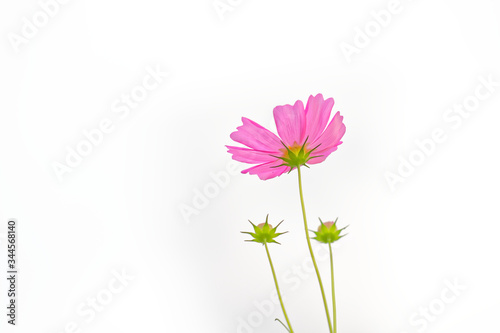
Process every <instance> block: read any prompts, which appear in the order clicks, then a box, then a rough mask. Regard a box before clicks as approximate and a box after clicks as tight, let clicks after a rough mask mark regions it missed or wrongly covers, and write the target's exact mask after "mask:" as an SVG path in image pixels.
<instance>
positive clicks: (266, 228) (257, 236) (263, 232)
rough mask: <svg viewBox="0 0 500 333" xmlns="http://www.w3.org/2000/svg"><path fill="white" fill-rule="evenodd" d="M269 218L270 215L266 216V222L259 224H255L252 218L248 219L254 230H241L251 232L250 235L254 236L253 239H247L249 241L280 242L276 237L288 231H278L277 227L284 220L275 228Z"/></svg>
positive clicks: (243, 232) (244, 232) (245, 232)
mask: <svg viewBox="0 0 500 333" xmlns="http://www.w3.org/2000/svg"><path fill="white" fill-rule="evenodd" d="M268 218H269V215H267V216H266V222H264V223H260V224H258V225H255V224H253V223H252V221H250V220H249V221H248V222H250V224H252V226H253V230H254V232H247V231H242V232H241V233H242V234H249V235H250V236H252V237H253V239H249V240H247V242H257V243H261V244H265V243H277V244H279V243H278V242H277V241H275V240H274V239H275V238H276V237H278V236H279V235H283V234H286V233H287V232H288V231H285V232H276V229H278V227H279V226H280V224H281V223H282V222H283V221H281V222H280V223H278V225H277V226H276V227H274V228H273V226H272V225H270V224H269V223H268Z"/></svg>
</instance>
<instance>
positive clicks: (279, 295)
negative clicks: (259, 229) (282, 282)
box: [264, 243, 293, 333]
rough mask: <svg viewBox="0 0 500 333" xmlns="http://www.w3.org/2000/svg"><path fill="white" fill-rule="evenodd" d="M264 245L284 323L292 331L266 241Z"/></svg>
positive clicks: (291, 332)
mask: <svg viewBox="0 0 500 333" xmlns="http://www.w3.org/2000/svg"><path fill="white" fill-rule="evenodd" d="M264 245H265V247H266V253H267V258H268V259H269V265H270V266H271V271H272V272H273V278H274V284H275V285H276V291H277V292H278V298H279V299H280V304H281V309H282V310H283V314H284V315H285V319H286V323H287V324H288V328H289V329H290V333H293V329H292V325H291V324H290V320H289V319H288V315H287V314H286V310H285V304H283V299H282V298H281V292H280V287H279V286H278V279H276V272H275V271H274V266H273V262H272V260H271V255H270V254H269V248H268V247H267V243H264Z"/></svg>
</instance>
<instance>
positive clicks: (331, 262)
mask: <svg viewBox="0 0 500 333" xmlns="http://www.w3.org/2000/svg"><path fill="white" fill-rule="evenodd" d="M328 247H329V248H330V270H331V274H332V308H333V332H334V333H337V305H336V304H335V282H334V279H333V252H332V243H328Z"/></svg>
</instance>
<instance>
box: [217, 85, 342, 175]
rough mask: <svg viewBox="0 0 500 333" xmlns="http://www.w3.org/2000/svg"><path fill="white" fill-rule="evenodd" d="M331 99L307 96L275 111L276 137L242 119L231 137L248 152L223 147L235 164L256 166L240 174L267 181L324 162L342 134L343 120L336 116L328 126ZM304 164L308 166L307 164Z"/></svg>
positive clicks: (241, 149) (338, 143) (335, 148)
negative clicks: (304, 99) (306, 99)
mask: <svg viewBox="0 0 500 333" xmlns="http://www.w3.org/2000/svg"><path fill="white" fill-rule="evenodd" d="M332 108H333V98H328V99H326V100H324V99H323V95H321V94H318V95H316V96H312V95H311V96H309V100H308V101H307V105H306V107H305V108H304V104H303V103H302V101H297V102H295V104H294V105H288V104H287V105H283V106H277V107H275V108H274V120H275V122H276V128H277V130H278V134H279V137H278V136H277V135H276V134H274V133H272V132H271V131H269V130H267V129H266V128H264V127H262V126H260V125H259V124H257V123H256V122H254V121H252V120H250V119H248V118H245V117H243V118H242V121H243V125H242V126H240V127H238V128H237V131H236V132H233V133H231V139H233V140H234V141H236V142H238V143H241V144H243V145H245V146H247V147H248V148H244V147H234V146H226V147H227V148H228V152H229V153H231V154H232V155H233V159H234V160H236V161H240V162H244V163H249V164H257V165H256V166H253V167H251V168H249V169H246V170H243V171H242V173H249V174H251V175H258V176H259V178H260V179H262V180H266V179H270V178H274V177H277V176H280V175H282V174H283V173H285V172H287V171H288V172H290V171H292V170H293V169H294V168H297V167H300V166H302V165H305V166H307V164H317V163H320V162H323V161H324V160H325V159H326V158H327V157H328V155H330V154H331V153H333V152H334V151H335V150H337V146H339V145H340V144H341V143H342V141H340V139H342V136H343V135H344V133H345V125H344V123H343V122H342V120H343V117H342V116H341V115H340V113H339V112H337V113H336V114H335V115H334V117H333V119H332V120H331V121H330V122H329V123H328V121H329V119H330V114H331V111H332ZM306 163H307V164H306Z"/></svg>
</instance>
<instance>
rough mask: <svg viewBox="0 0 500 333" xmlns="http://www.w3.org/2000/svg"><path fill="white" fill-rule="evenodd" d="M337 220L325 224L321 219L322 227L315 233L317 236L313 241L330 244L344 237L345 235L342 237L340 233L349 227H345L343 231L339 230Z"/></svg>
mask: <svg viewBox="0 0 500 333" xmlns="http://www.w3.org/2000/svg"><path fill="white" fill-rule="evenodd" d="M337 220H338V218H337V219H336V220H335V222H325V223H323V221H321V219H319V221H320V222H321V225H320V226H319V227H318V231H313V232H314V233H315V234H316V237H313V239H315V240H317V241H318V242H321V243H325V244H329V243H333V242H335V241H338V240H339V239H341V238H342V237H344V236H345V235H342V236H341V235H340V232H341V231H342V230H344V229H345V228H347V227H344V228H342V229H337Z"/></svg>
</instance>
